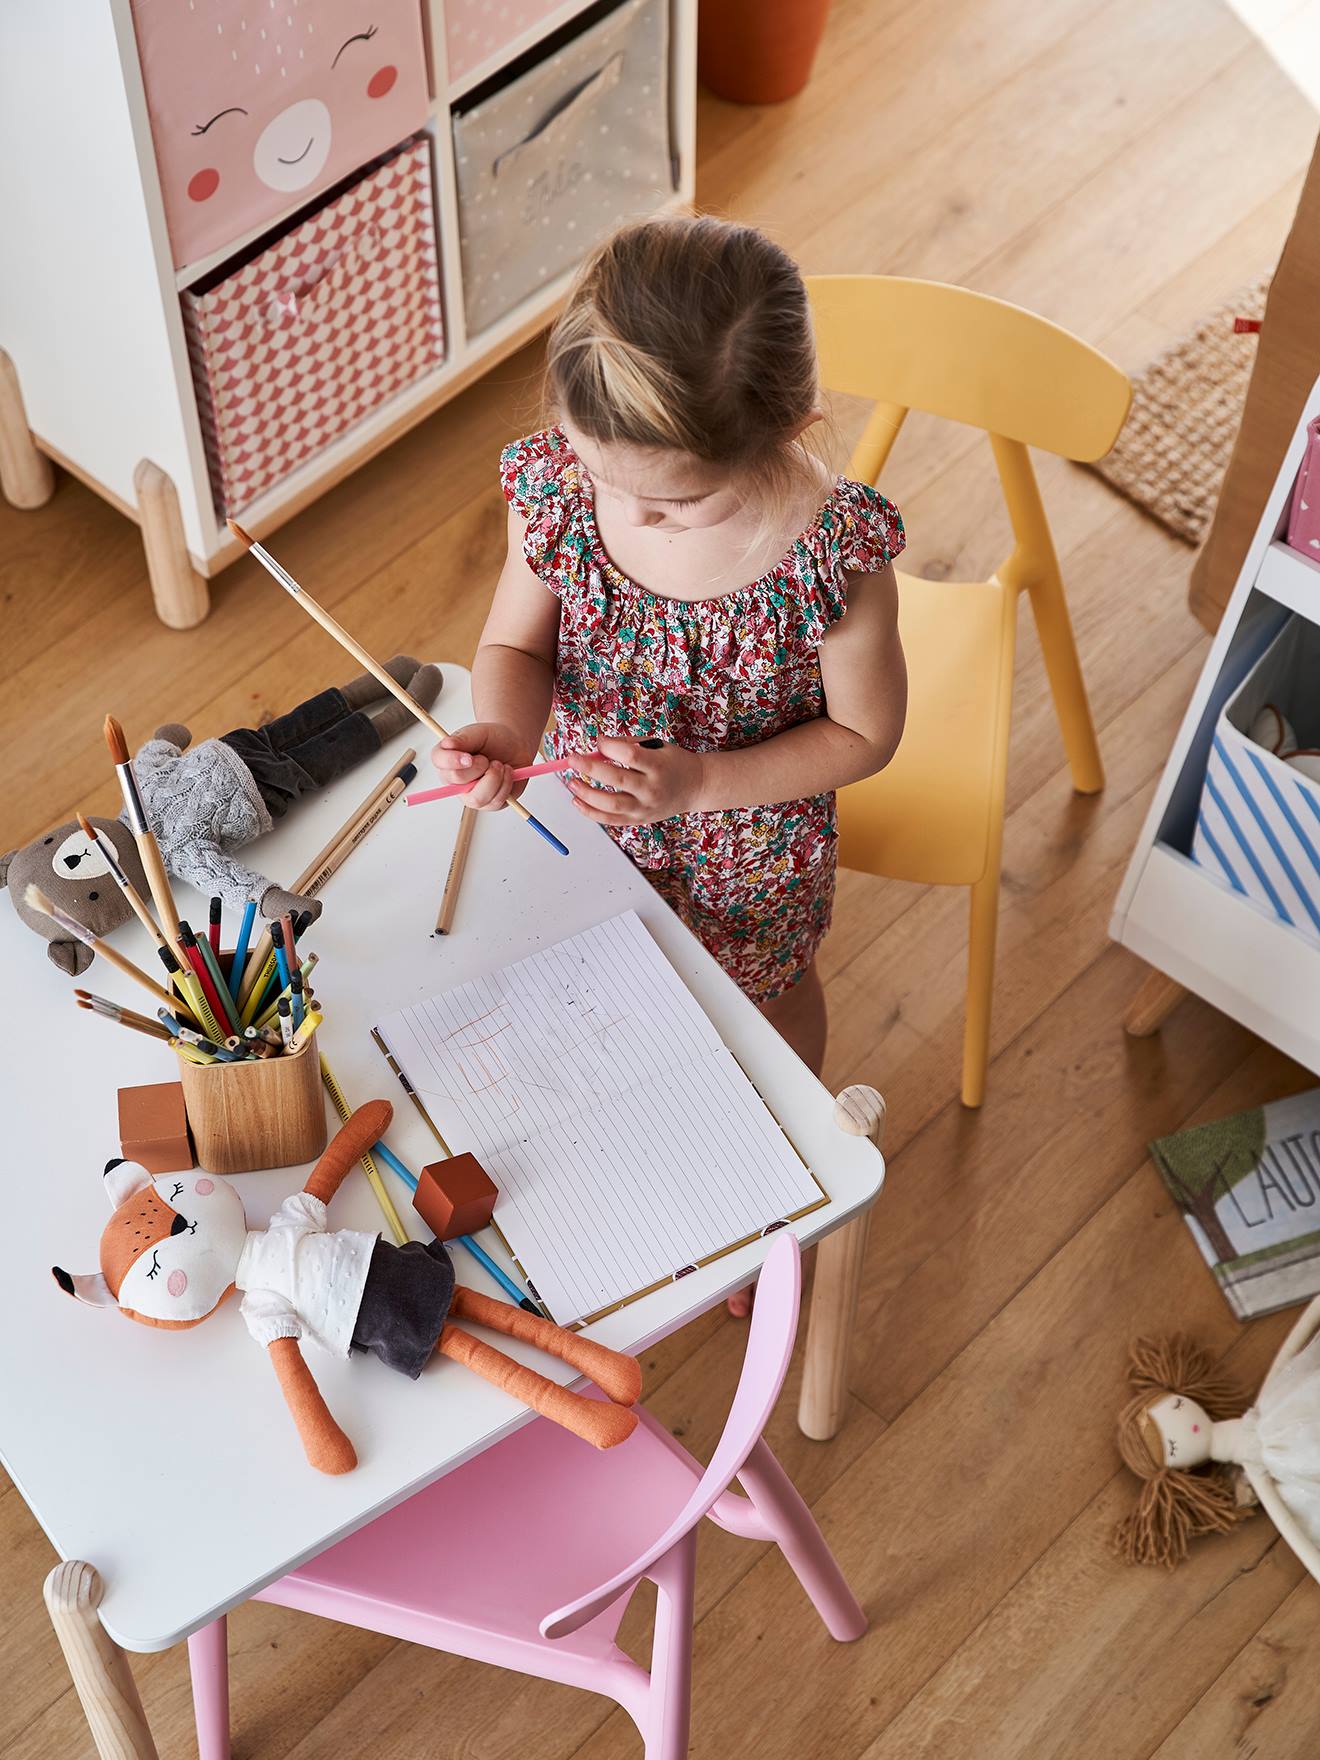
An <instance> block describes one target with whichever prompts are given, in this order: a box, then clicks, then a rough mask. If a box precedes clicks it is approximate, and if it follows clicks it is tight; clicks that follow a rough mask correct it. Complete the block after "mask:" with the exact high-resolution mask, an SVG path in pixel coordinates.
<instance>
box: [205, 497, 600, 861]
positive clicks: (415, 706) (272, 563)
mask: <svg viewBox="0 0 1320 1760" xmlns="http://www.w3.org/2000/svg"><path fill="white" fill-rule="evenodd" d="M228 525H229V529H230V531H231V532H232V533H233V534H234V536H235V537H236V538H237V539H238V540H239V542H240V543H241V544H243V545H245V546H246V547H247V549H248V550H249V551H250V552H251V553H252V555H253V556H255V557H256V559H257V561H258V562H259V563H260V564H261V566H262V567H263V568H264V569H265V570H266V573H267V574H268V575H270V577H271V578H272V580H275V581H277V582H278V583H279V585H280V586H282V587H283V588H284V590H285V592H286V593H288V595H289V596H290V598H291V599H293V600H294V601H295V603H296V604H298V605H301V606H302V608H303V610H304V611H305V612H306V613H307V614H308V616H309V617H311V618H314V619H315V621H316V622H317V623H319V624H320V626H321V628H322V629H323V630H324V631H325V632H326V634H327V635H329V636H333V637H334V639H335V641H337V642H338V643H339V645H340V647H341V648H345V649H347V651H348V652H349V653H350V654H351V655H352V656H353V658H354V659H355V660H356V661H357V662H358V664H359V665H360V666H365V667H366V669H367V671H368V672H369V673H370V674H371V675H372V677H373V678H374V679H376V680H377V682H378V683H379V684H381V685H383V686H384V688H385V689H386V690H387V691H388V692H389V693H390V695H391V696H392V697H396V698H397V699H398V700H399V702H401V703H402V704H403V705H404V707H405V708H406V709H408V710H410V711H411V712H412V714H414V715H415V716H416V717H417V719H418V720H419V721H420V722H421V724H422V726H423V727H429V728H430V730H431V732H432V733H433V734H434V735H435V736H436V738H437V739H448V738H449V734H448V732H447V731H446V729H445V728H443V727H442V726H441V725H440V723H439V722H438V721H437V720H436V718H435V716H434V715H432V713H431V712H430V710H429V709H423V707H422V705H421V704H420V703H419V702H417V701H416V700H415V699H414V698H413V697H410V696H409V695H408V693H407V691H406V690H404V688H403V686H402V685H401V684H400V683H399V681H398V680H397V679H395V678H391V677H390V675H389V673H388V672H386V670H385V668H384V667H383V666H382V665H381V664H380V663H379V661H377V660H375V659H373V658H372V656H371V655H370V654H369V653H368V652H367V650H366V649H365V648H364V647H363V646H362V645H361V643H360V642H357V641H355V640H354V638H353V637H352V636H351V635H349V633H348V631H347V630H346V629H345V628H344V626H343V624H341V623H338V622H336V620H335V619H334V618H333V617H331V615H330V613H329V612H328V611H326V610H325V609H324V607H323V606H320V605H318V604H317V602H316V600H315V599H313V598H311V597H310V595H309V594H307V593H306V592H305V591H304V590H303V588H302V587H300V586H299V585H298V582H297V581H296V580H294V578H293V576H292V575H291V574H290V573H289V571H288V570H287V569H286V568H284V567H282V566H281V564H280V563H278V562H276V560H275V558H274V557H273V556H272V555H271V553H270V551H269V550H267V549H266V548H265V546H264V545H261V544H258V543H257V541H256V539H255V538H252V537H250V536H249V535H248V533H247V532H245V531H244V530H243V528H242V526H240V525H238V524H237V523H236V522H235V521H234V520H232V519H231V520H229V521H228ZM509 805H510V807H512V809H513V811H514V812H515V813H516V814H517V815H518V817H519V818H520V819H522V820H523V822H524V823H525V824H527V825H530V826H531V828H532V830H533V831H535V832H537V833H538V834H539V835H540V836H541V837H543V838H544V839H545V841H546V842H547V843H548V844H549V845H550V847H551V849H553V850H557V851H558V853H559V854H560V855H561V856H566V855H567V854H568V849H567V847H566V846H565V845H564V844H562V843H561V842H560V841H559V839H558V838H557V837H556V836H555V834H554V832H553V831H547V829H546V828H545V826H544V825H542V823H541V821H540V820H539V819H536V818H534V817H533V816H532V814H531V813H529V812H528V811H527V808H526V807H525V806H524V805H523V804H522V802H521V801H513V800H511V801H510V802H509Z"/></svg>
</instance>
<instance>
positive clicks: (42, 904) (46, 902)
mask: <svg viewBox="0 0 1320 1760" xmlns="http://www.w3.org/2000/svg"><path fill="white" fill-rule="evenodd" d="M23 897H24V900H25V902H26V903H27V906H28V908H29V910H34V911H40V912H41V914H42V915H43V916H46V917H50V918H52V919H53V920H54V921H55V922H57V923H58V924H59V926H60V928H61V929H67V930H68V932H69V934H70V935H72V936H73V937H74V939H75V940H77V941H81V942H82V943H83V945H84V946H86V947H90V948H91V950H92V952H93V953H99V954H100V956H101V958H102V959H103V960H105V961H106V962H107V964H109V965H112V966H116V967H117V968H118V969H119V970H120V971H121V972H122V973H123V974H124V976H125V977H126V978H132V979H133V981H134V983H137V984H141V986H142V988H143V989H144V990H149V991H150V992H151V994H152V995H153V996H154V997H155V998H156V1001H157V1002H158V1003H159V1002H163V1003H164V1004H165V1006H166V1008H169V1009H173V1008H176V1007H177V1006H178V1003H177V999H176V998H175V997H173V996H171V995H170V993H169V991H168V990H165V989H162V988H161V986H160V985H159V984H157V983H156V982H155V980H154V979H152V978H149V977H148V976H147V974H146V973H145V972H144V971H143V970H142V968H141V967H140V966H135V965H134V964H133V962H132V960H131V959H125V958H124V956H123V954H122V953H120V952H119V951H118V950H117V949H116V948H113V947H111V945H110V943H109V942H108V941H102V939H101V937H100V936H99V935H93V934H92V932H91V930H90V929H87V928H84V927H83V925H82V924H81V923H80V922H79V921H78V919H77V918H76V917H71V916H69V914H68V913H67V911H62V910H61V909H60V908H59V906H58V905H56V904H52V903H51V901H50V899H49V898H47V896H46V894H45V893H44V892H43V891H42V890H41V888H40V887H39V886H29V887H28V889H27V891H26V892H25V893H24V894H23Z"/></svg>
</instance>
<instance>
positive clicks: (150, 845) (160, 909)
mask: <svg viewBox="0 0 1320 1760" xmlns="http://www.w3.org/2000/svg"><path fill="white" fill-rule="evenodd" d="M105 743H106V745H107V746H109V748H110V756H111V757H112V758H113V759H114V765H115V774H116V775H117V776H118V778H119V788H120V792H121V793H122V794H123V797H124V811H125V813H126V814H127V815H128V828H129V830H130V831H131V832H132V833H133V841H134V843H136V844H137V847H138V855H139V856H141V858H142V868H143V872H144V873H145V874H146V876H147V885H148V886H149V887H150V889H151V897H152V900H153V902H154V904H155V906H156V915H157V916H158V917H159V919H160V928H161V934H162V935H163V936H164V937H165V940H166V942H167V944H168V945H169V946H170V947H171V948H172V949H173V951H174V954H175V956H176V958H177V959H178V961H179V963H180V964H181V965H182V964H185V963H186V962H185V960H184V955H183V949H182V947H180V945H179V913H178V911H177V910H175V908H174V894H173V893H172V892H171V891H170V883H169V879H168V878H167V876H166V873H165V864H164V862H163V861H162V860H161V859H160V845H159V844H158V843H157V842H156V836H155V833H154V832H153V831H152V829H151V826H150V825H149V824H148V823H147V814H146V809H145V808H144V807H143V805H142V796H141V795H140V794H139V793H138V785H137V778H136V777H135V776H134V774H133V766H132V764H131V763H130V762H129V757H128V743H127V741H126V740H125V738H124V730H123V728H122V727H121V726H120V725H119V723H118V722H117V721H116V720H115V718H114V716H113V715H107V716H106V718H105Z"/></svg>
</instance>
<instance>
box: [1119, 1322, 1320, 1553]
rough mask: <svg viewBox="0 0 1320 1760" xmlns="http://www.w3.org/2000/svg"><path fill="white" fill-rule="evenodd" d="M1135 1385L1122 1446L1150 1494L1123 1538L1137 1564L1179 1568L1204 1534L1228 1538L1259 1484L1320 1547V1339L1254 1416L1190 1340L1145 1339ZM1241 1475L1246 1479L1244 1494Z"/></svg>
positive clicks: (1267, 1389) (1132, 1373)
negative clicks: (1236, 1472)
mask: <svg viewBox="0 0 1320 1760" xmlns="http://www.w3.org/2000/svg"><path fill="white" fill-rule="evenodd" d="M1129 1378H1130V1380H1131V1382H1132V1386H1133V1389H1134V1394H1133V1398H1132V1399H1131V1401H1130V1402H1129V1404H1128V1405H1127V1407H1126V1409H1125V1410H1124V1412H1123V1414H1122V1416H1121V1418H1120V1419H1119V1425H1118V1446H1119V1452H1120V1453H1121V1454H1122V1456H1123V1460H1124V1462H1125V1463H1126V1465H1127V1466H1128V1467H1130V1468H1131V1470H1132V1471H1133V1472H1134V1473H1135V1474H1136V1475H1137V1476H1138V1478H1140V1479H1142V1480H1143V1481H1144V1484H1143V1486H1142V1489H1141V1496H1140V1498H1139V1499H1138V1502H1137V1507H1136V1509H1135V1510H1134V1511H1133V1512H1132V1513H1131V1514H1130V1515H1128V1516H1126V1517H1125V1518H1124V1519H1123V1521H1122V1522H1121V1523H1120V1524H1119V1527H1118V1530H1117V1534H1116V1536H1115V1538H1116V1542H1117V1545H1118V1550H1119V1552H1120V1554H1121V1555H1122V1556H1123V1557H1124V1558H1125V1559H1127V1561H1128V1562H1129V1563H1130V1564H1164V1565H1170V1566H1172V1565H1175V1564H1178V1563H1180V1562H1181V1560H1182V1559H1183V1558H1184V1557H1185V1556H1186V1554H1187V1544H1188V1541H1189V1540H1192V1539H1194V1538H1195V1537H1196V1536H1197V1535H1198V1534H1214V1533H1226V1532H1227V1531H1228V1530H1229V1529H1230V1528H1232V1527H1234V1526H1235V1525H1236V1524H1237V1523H1238V1522H1239V1521H1240V1520H1241V1519H1242V1517H1243V1516H1244V1515H1245V1514H1247V1513H1248V1506H1249V1503H1250V1502H1251V1501H1254V1497H1253V1494H1252V1493H1251V1491H1250V1489H1249V1482H1250V1480H1252V1479H1255V1478H1257V1476H1258V1475H1261V1474H1263V1475H1264V1476H1265V1478H1266V1479H1267V1480H1268V1481H1269V1482H1270V1483H1271V1484H1272V1485H1273V1487H1274V1489H1275V1490H1277V1492H1278V1493H1279V1496H1280V1497H1281V1499H1282V1500H1283V1502H1284V1504H1285V1505H1286V1506H1287V1508H1288V1510H1289V1511H1290V1512H1291V1514H1292V1515H1293V1516H1294V1517H1295V1518H1296V1520H1297V1522H1298V1524H1299V1526H1300V1527H1301V1528H1302V1530H1303V1531H1304V1532H1305V1533H1306V1534H1307V1535H1309V1537H1310V1538H1311V1539H1312V1540H1313V1541H1315V1542H1316V1543H1317V1544H1318V1545H1320V1334H1318V1335H1317V1336H1316V1337H1315V1338H1313V1339H1312V1340H1311V1342H1310V1343H1309V1344H1308V1345H1306V1346H1305V1347H1304V1348H1303V1349H1302V1350H1300V1351H1299V1352H1298V1353H1297V1355H1296V1356H1294V1357H1292V1358H1290V1359H1289V1360H1288V1361H1287V1362H1285V1363H1283V1364H1282V1365H1280V1367H1278V1368H1277V1369H1275V1370H1273V1371H1272V1372H1271V1373H1270V1375H1269V1376H1268V1377H1267V1378H1266V1381H1265V1385H1264V1386H1263V1387H1262V1388H1261V1390H1260V1393H1259V1394H1258V1395H1257V1397H1256V1403H1255V1404H1254V1405H1253V1406H1251V1407H1250V1408H1249V1409H1248V1410H1246V1411H1243V1409H1242V1408H1243V1407H1244V1406H1245V1405H1246V1403H1247V1402H1246V1400H1245V1399H1244V1398H1243V1397H1242V1396H1241V1394H1239V1393H1238V1392H1237V1391H1236V1390H1235V1389H1234V1387H1233V1386H1232V1384H1231V1382H1229V1381H1227V1380H1226V1379H1225V1378H1224V1377H1223V1376H1221V1375H1219V1374H1218V1373H1217V1371H1216V1370H1215V1368H1214V1365H1213V1362H1212V1360H1211V1358H1210V1355H1209V1353H1208V1352H1206V1351H1203V1350H1199V1349H1198V1348H1197V1347H1196V1346H1195V1345H1193V1344H1190V1343H1189V1342H1188V1341H1187V1340H1186V1339H1183V1338H1174V1339H1168V1340H1160V1341H1154V1340H1151V1339H1139V1340H1138V1341H1137V1343H1136V1344H1135V1345H1134V1346H1133V1347H1132V1358H1131V1364H1130V1368H1129ZM1236 1413H1241V1414H1242V1415H1241V1416H1240V1417H1239V1416H1235V1415H1233V1414H1236ZM1233 1465H1237V1466H1239V1467H1242V1468H1245V1469H1246V1470H1247V1475H1248V1486H1247V1487H1242V1488H1240V1489H1239V1490H1237V1491H1236V1492H1235V1489H1234V1484H1233V1478H1232V1475H1231V1473H1230V1468H1231V1467H1232V1466H1233Z"/></svg>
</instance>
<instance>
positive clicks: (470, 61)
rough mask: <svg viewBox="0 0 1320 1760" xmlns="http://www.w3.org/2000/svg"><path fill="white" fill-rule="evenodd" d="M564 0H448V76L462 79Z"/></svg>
mask: <svg viewBox="0 0 1320 1760" xmlns="http://www.w3.org/2000/svg"><path fill="white" fill-rule="evenodd" d="M560 4H561V0H499V4H498V5H497V4H496V3H495V0H445V51H446V54H447V56H448V59H449V77H450V79H451V80H456V79H462V78H463V77H464V76H465V75H466V74H469V73H471V71H472V69H473V68H474V67H480V66H481V64H482V62H483V61H488V60H489V59H490V57H491V56H492V55H498V54H499V52H500V50H501V49H503V48H506V47H507V46H508V44H510V43H512V42H513V41H514V40H515V38H517V37H520V36H521V35H522V34H523V32H524V31H529V30H531V29H532V27H533V25H538V24H540V23H541V21H542V20H543V19H547V18H549V16H550V14H551V13H552V12H557V11H558V10H559V7H560Z"/></svg>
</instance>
